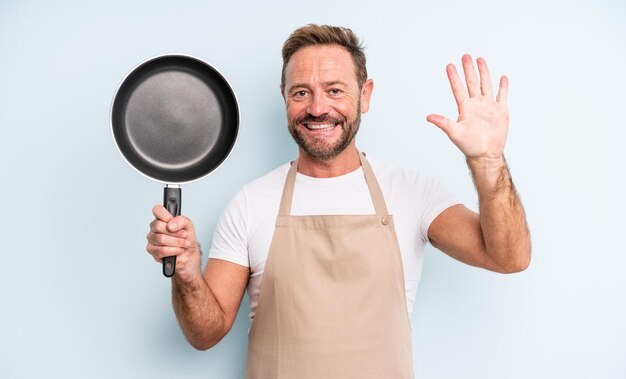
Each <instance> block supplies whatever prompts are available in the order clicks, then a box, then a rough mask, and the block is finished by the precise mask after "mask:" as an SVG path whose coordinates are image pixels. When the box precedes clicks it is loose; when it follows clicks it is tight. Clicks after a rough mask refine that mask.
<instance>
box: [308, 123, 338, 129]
mask: <svg viewBox="0 0 626 379" xmlns="http://www.w3.org/2000/svg"><path fill="white" fill-rule="evenodd" d="M304 125H305V126H306V127H307V128H308V129H311V130H330V129H332V128H334V127H335V124H304Z"/></svg>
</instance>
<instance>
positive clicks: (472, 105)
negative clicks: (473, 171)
mask: <svg viewBox="0 0 626 379" xmlns="http://www.w3.org/2000/svg"><path fill="white" fill-rule="evenodd" d="M461 61H462V63H463V72H464V73H465V83H466V85H467V90H466V89H465V87H464V86H463V83H462V82H461V79H460V78H459V74H458V73H457V71H456V67H454V65H453V64H449V65H447V66H446V72H447V74H448V80H449V81H450V86H451V87H452V93H453V94H454V99H455V100H456V103H457V106H458V110H459V117H458V119H457V120H456V122H453V121H452V120H450V119H449V118H447V117H444V116H442V115H438V114H431V115H428V117H426V120H427V121H429V122H431V123H433V124H435V125H436V126H437V127H439V128H440V129H441V130H443V131H444V132H445V133H446V134H447V135H448V137H449V138H450V140H451V141H452V142H453V143H454V144H455V145H456V146H457V147H458V148H459V149H460V150H461V151H462V152H463V154H465V156H466V157H467V158H468V159H473V158H490V159H499V158H501V157H502V153H503V151H504V145H505V144H506V137H507V133H508V130H509V111H508V109H507V103H506V99H507V94H508V87H509V81H508V79H507V77H506V76H502V77H501V78H500V88H499V90H498V95H497V96H496V98H495V99H494V98H493V91H492V88H491V77H490V76H489V69H488V68H487V63H486V62H485V60H484V59H483V58H478V59H477V60H476V62H477V64H478V72H479V74H480V79H479V78H478V76H477V75H476V69H475V68H474V63H473V60H472V57H471V56H470V55H469V54H465V55H463V58H462V59H461Z"/></svg>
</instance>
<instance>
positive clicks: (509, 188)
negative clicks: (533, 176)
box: [467, 157, 530, 272]
mask: <svg viewBox="0 0 626 379" xmlns="http://www.w3.org/2000/svg"><path fill="white" fill-rule="evenodd" d="M467 164H468V166H469V168H470V170H471V172H472V178H473V180H474V184H475V186H476V190H477V192H478V200H479V208H480V226H481V230H482V234H483V240H484V241H485V253H486V254H487V255H488V256H489V257H490V258H491V260H492V261H493V262H494V263H495V264H496V265H497V266H499V267H500V268H501V269H502V271H503V272H517V271H521V270H524V269H525V268H526V267H528V264H529V263H530V233H529V231H528V225H527V223H526V215H525V214H524V208H523V206H522V203H521V201H520V199H519V196H518V194H517V191H516V190H515V186H514V185H513V181H512V179H511V175H510V173H509V169H508V167H507V165H506V161H505V160H504V157H502V158H499V159H491V158H468V159H467Z"/></svg>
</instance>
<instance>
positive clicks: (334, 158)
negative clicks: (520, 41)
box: [147, 25, 530, 379]
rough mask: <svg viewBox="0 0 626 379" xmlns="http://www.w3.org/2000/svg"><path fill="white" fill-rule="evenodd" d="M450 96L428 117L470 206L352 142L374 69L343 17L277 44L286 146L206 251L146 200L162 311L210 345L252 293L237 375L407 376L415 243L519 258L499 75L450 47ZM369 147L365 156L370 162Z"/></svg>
mask: <svg viewBox="0 0 626 379" xmlns="http://www.w3.org/2000/svg"><path fill="white" fill-rule="evenodd" d="M462 64H463V70H464V73H465V79H466V80H465V82H466V85H467V88H465V87H464V86H463V84H462V82H461V80H460V78H459V76H458V74H457V71H456V68H455V67H454V66H453V65H448V67H447V73H448V78H449V80H450V84H451V86H452V91H453V94H454V97H455V99H456V101H457V105H458V109H459V117H458V119H457V121H456V122H453V121H451V120H450V119H448V118H445V117H443V116H441V115H429V116H428V118H427V119H428V121H430V122H432V123H433V124H435V125H436V126H438V127H439V128H441V129H442V130H443V131H444V132H446V134H447V135H448V136H449V138H450V140H451V141H452V142H453V143H454V144H455V145H456V146H457V147H458V148H459V149H460V150H461V151H462V152H463V153H464V154H465V156H466V159H467V163H468V166H469V168H470V170H471V172H472V177H473V179H474V183H475V185H476V189H477V192H478V197H479V202H480V204H479V205H480V213H479V214H477V213H475V212H473V211H471V210H469V209H467V208H466V207H465V206H463V205H461V204H458V203H457V202H456V201H454V199H453V198H452V197H451V196H450V195H449V194H448V193H447V192H446V191H445V190H444V189H443V188H442V187H441V185H439V184H438V183H437V182H436V181H435V180H433V179H431V178H428V177H425V176H424V175H421V174H419V173H417V172H414V171H412V170H405V169H399V168H396V167H392V166H389V165H386V164H384V163H381V162H378V161H377V160H374V159H371V157H367V158H366V156H365V154H363V153H360V152H359V151H358V150H357V147H356V141H355V136H356V134H357V131H358V128H359V124H360V121H361V117H360V116H361V113H366V112H367V111H368V109H369V105H370V98H371V94H372V91H373V89H374V83H373V81H372V80H371V79H368V77H367V70H366V66H365V55H364V54H363V50H362V48H361V46H360V44H359V41H358V39H357V37H356V36H355V35H354V34H353V33H352V31H350V30H349V29H346V28H340V27H333V26H327V25H324V26H318V25H307V26H305V27H303V28H300V29H298V30H296V31H295V32H294V33H293V34H292V35H291V36H290V37H289V38H288V39H287V41H286V42H285V44H284V46H283V71H282V80H281V86H280V90H281V95H282V97H283V98H284V100H285V105H286V113H287V124H288V128H289V132H290V133H291V135H292V136H293V138H294V140H295V141H296V143H297V144H298V146H299V155H298V159H297V160H295V161H294V162H291V163H286V164H284V165H282V166H280V167H278V168H277V169H276V170H274V171H272V172H270V173H269V174H267V175H265V176H263V177H261V178H259V179H257V180H255V181H253V182H252V183H250V184H247V185H245V186H244V187H243V188H242V189H241V190H240V191H239V192H238V193H237V194H236V195H235V196H234V198H233V199H232V201H231V202H230V204H229V205H228V206H227V208H226V209H225V211H224V213H223V214H222V217H221V219H220V221H219V223H218V226H217V229H216V232H215V236H214V238H213V244H212V247H211V250H210V253H209V260H208V263H207V265H206V268H205V271H204V274H203V273H202V271H201V267H200V266H201V252H200V249H199V247H198V244H197V241H196V237H195V231H194V227H193V224H192V222H191V221H190V220H189V219H187V218H185V217H183V216H178V217H172V215H171V214H169V213H168V212H167V211H166V210H165V209H164V208H163V207H161V206H155V207H154V209H153V213H154V215H155V220H154V221H153V222H152V223H151V225H150V232H149V234H148V246H147V250H148V252H149V253H150V254H151V255H152V256H153V257H154V258H155V260H157V261H160V260H161V259H162V258H163V257H165V256H171V255H176V256H177V271H176V274H175V276H174V277H173V280H172V297H173V303H174V309H175V312H176V315H177V317H178V320H179V322H180V324H181V327H182V329H183V332H184V333H185V336H186V337H187V339H188V340H189V342H190V343H191V344H192V345H193V346H195V347H196V348H198V349H208V348H210V347H211V346H213V345H215V344H216V343H218V342H219V341H220V340H221V339H222V338H223V337H224V336H225V335H226V333H228V331H229V330H230V328H231V326H232V324H233V322H234V320H235V316H236V314H237V310H238V309H239V305H240V303H241V300H242V297H243V294H244V291H245V290H246V288H247V292H248V295H249V297H250V312H249V317H250V320H251V327H250V331H249V344H248V357H247V367H246V378H263V379H265V378H316V379H317V378H394V379H396V378H412V376H413V364H412V353H411V327H410V314H411V312H412V310H413V301H414V298H415V293H416V291H417V285H418V283H419V279H420V273H421V269H422V259H423V251H424V245H425V243H427V242H430V243H432V244H433V245H434V246H436V247H437V248H439V249H440V250H442V251H443V252H445V253H447V254H448V255H450V256H452V257H453V258H455V259H458V260H459V261H461V262H464V263H467V264H470V265H473V266H477V267H481V268H485V269H488V270H492V271H496V272H502V273H511V272H517V271H521V270H523V269H525V268H526V267H527V266H528V264H529V261H530V238H529V233H528V228H527V225H526V219H525V216H524V211H523V208H522V205H521V202H520V200H519V198H518V196H517V193H516V191H515V188H514V186H513V183H512V180H511V177H510V175H509V171H508V168H507V166H506V163H505V161H504V156H503V150H504V145H505V142H506V136H507V132H508V110H507V105H506V97H507V91H508V81H507V78H506V77H502V78H501V80H500V86H499V91H498V94H497V95H496V97H495V98H494V96H493V93H492V88H491V79H490V77H489V71H488V69H487V65H486V63H485V61H484V60H483V59H481V58H479V59H478V60H477V64H478V71H479V76H478V75H477V74H476V71H475V68H474V63H473V60H472V58H471V57H470V56H468V55H465V56H463V58H462ZM370 161H371V162H370Z"/></svg>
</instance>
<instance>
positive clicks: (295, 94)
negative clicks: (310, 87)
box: [294, 91, 306, 97]
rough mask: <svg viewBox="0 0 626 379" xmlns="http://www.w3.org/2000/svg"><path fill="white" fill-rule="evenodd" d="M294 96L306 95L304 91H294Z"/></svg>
mask: <svg viewBox="0 0 626 379" xmlns="http://www.w3.org/2000/svg"><path fill="white" fill-rule="evenodd" d="M294 96H295V97H304V96H306V91H298V92H296V93H294Z"/></svg>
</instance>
